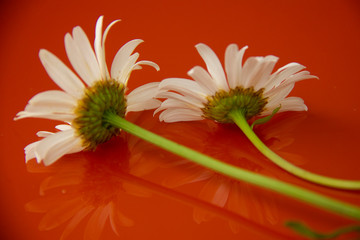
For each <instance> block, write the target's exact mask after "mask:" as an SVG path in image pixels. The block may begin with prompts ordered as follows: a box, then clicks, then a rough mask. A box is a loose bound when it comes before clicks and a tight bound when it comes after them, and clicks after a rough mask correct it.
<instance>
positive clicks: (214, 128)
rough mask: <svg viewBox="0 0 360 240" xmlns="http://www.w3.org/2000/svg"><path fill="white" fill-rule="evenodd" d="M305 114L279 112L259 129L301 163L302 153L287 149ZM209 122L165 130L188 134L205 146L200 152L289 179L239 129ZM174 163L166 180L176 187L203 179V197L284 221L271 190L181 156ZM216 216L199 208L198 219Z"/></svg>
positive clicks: (186, 138)
mask: <svg viewBox="0 0 360 240" xmlns="http://www.w3.org/2000/svg"><path fill="white" fill-rule="evenodd" d="M285 115H286V116H285ZM305 117H306V115H304V114H303V113H283V114H279V115H278V116H275V118H276V119H274V120H273V121H272V122H270V123H268V124H266V125H262V126H258V127H257V128H256V130H255V131H256V132H257V134H258V135H259V136H260V138H262V139H263V141H264V142H265V144H266V145H267V146H270V147H271V148H272V149H273V150H276V151H277V152H278V153H279V154H280V155H286V156H287V158H289V159H290V160H291V161H292V162H293V163H294V164H301V162H302V159H301V157H300V156H296V155H293V154H290V153H286V152H284V151H282V149H284V148H285V147H286V146H288V145H290V144H291V143H292V142H293V139H292V138H291V137H290V136H289V134H288V133H289V131H290V130H291V129H292V128H294V127H295V126H296V125H297V124H298V123H299V122H300V121H302V120H303V119H304V118H305ZM289 118H291V119H289ZM205 123H206V124H204V123H199V124H196V123H195V124H192V125H189V124H187V126H186V127H182V126H181V125H182V123H177V125H176V126H173V125H171V126H170V127H167V128H166V129H164V132H165V131H166V132H167V136H166V137H168V138H171V136H173V137H174V136H179V135H180V136H182V137H181V140H180V141H182V142H184V143H187V144H188V145H192V146H191V147H193V148H198V149H199V148H200V149H199V150H200V151H202V152H204V153H206V154H208V155H210V156H214V157H215V158H218V159H222V160H223V161H226V162H227V163H230V164H233V165H236V166H238V167H241V168H244V169H248V170H250V171H252V172H257V173H260V174H263V175H266V176H270V177H272V178H277V177H281V178H284V177H285V176H286V175H288V173H286V172H284V171H279V168H278V167H277V166H274V165H273V164H271V162H269V161H268V160H267V159H266V158H265V157H263V156H262V155H261V154H260V153H258V152H257V151H255V150H254V148H253V147H252V145H251V143H250V142H249V141H248V140H247V139H246V137H245V136H244V135H243V134H239V130H238V129H237V128H236V127H234V126H230V125H225V126H224V125H220V124H217V123H214V122H212V121H205ZM274 125H278V126H274ZM201 128H202V129H201ZM179 129H180V130H179ZM184 129H186V132H184ZM180 131H181V133H180ZM168 167H169V168H170V169H172V170H171V171H172V172H171V173H170V174H168V175H167V178H166V179H165V180H164V185H165V186H168V187H172V188H175V187H180V186H183V185H187V184H189V183H197V182H202V183H204V185H203V186H202V189H201V190H200V191H199V193H198V198H199V199H201V200H203V201H207V202H210V203H212V204H213V205H216V206H218V207H221V208H224V209H227V210H229V211H231V212H234V213H236V214H238V215H240V216H243V217H244V218H246V219H251V220H253V221H256V222H258V223H261V224H270V225H275V224H277V223H278V221H279V216H278V215H279V210H278V205H277V204H276V201H275V200H274V196H273V194H272V193H270V192H266V191H262V190H260V189H259V188H256V187H254V186H251V185H250V184H248V183H244V182H239V181H236V180H233V179H230V178H228V177H225V176H223V175H221V174H218V173H216V172H213V171H210V170H206V169H204V168H202V167H200V166H197V165H195V164H193V163H191V162H189V161H186V160H181V159H179V160H177V161H174V162H172V163H169V165H168ZM212 217H213V214H212V213H211V212H208V211H204V210H202V209H198V208H195V209H194V220H195V221H196V222H197V223H201V222H205V221H209V220H210V219H212ZM229 225H230V227H231V229H232V231H233V232H238V231H239V224H238V223H237V222H234V221H229Z"/></svg>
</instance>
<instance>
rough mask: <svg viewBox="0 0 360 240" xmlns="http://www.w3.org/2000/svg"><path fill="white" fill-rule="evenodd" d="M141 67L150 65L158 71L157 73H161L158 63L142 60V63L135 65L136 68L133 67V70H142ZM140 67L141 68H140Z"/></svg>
mask: <svg viewBox="0 0 360 240" xmlns="http://www.w3.org/2000/svg"><path fill="white" fill-rule="evenodd" d="M140 65H148V66H150V67H153V68H155V69H156V71H160V67H159V65H157V64H156V63H154V62H152V61H147V60H142V61H139V62H137V63H136V64H135V66H134V67H133V70H136V69H141V66H140ZM138 67H140V68H138Z"/></svg>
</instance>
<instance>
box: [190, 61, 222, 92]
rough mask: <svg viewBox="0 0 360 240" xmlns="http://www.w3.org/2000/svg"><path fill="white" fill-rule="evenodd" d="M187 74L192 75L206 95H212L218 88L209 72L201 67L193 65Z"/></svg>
mask: <svg viewBox="0 0 360 240" xmlns="http://www.w3.org/2000/svg"><path fill="white" fill-rule="evenodd" d="M188 75H189V76H190V77H192V78H193V79H194V80H195V81H196V82H197V83H198V84H199V85H200V86H201V87H202V89H203V90H204V92H205V93H206V94H207V95H210V96H212V95H214V94H215V93H216V91H217V90H218V88H217V86H216V83H215V82H214V80H213V79H212V78H211V76H210V75H209V73H208V72H207V71H206V70H205V69H203V68H202V67H199V66H195V67H193V68H192V69H191V70H190V71H189V72H188Z"/></svg>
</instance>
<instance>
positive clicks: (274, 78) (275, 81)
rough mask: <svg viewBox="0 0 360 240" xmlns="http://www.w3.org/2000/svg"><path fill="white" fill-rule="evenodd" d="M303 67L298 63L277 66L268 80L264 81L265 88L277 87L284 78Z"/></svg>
mask: <svg viewBox="0 0 360 240" xmlns="http://www.w3.org/2000/svg"><path fill="white" fill-rule="evenodd" d="M304 68H305V67H304V66H303V65H301V64H298V63H289V64H287V65H285V66H283V67H281V68H279V69H278V70H277V71H276V72H275V73H273V74H272V75H271V77H270V78H269V80H268V82H266V83H265V89H272V88H273V87H277V86H279V85H280V83H281V82H283V81H284V80H285V79H286V78H288V77H290V76H291V75H293V74H295V73H297V72H299V71H301V70H302V69H304Z"/></svg>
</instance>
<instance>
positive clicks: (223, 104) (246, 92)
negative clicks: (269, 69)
mask: <svg viewBox="0 0 360 240" xmlns="http://www.w3.org/2000/svg"><path fill="white" fill-rule="evenodd" d="M263 92H264V89H260V90H258V91H255V90H254V88H253V87H251V88H243V87H236V88H234V89H230V91H228V92H227V91H224V90H220V91H218V92H216V93H215V95H214V96H211V97H208V101H207V103H206V104H204V105H205V106H204V108H202V109H201V110H202V112H203V117H205V118H208V119H212V120H215V121H217V122H221V123H231V122H233V120H232V119H231V118H230V116H228V115H229V113H230V112H231V111H235V110H240V111H242V112H243V114H244V116H245V117H246V119H250V118H252V117H254V116H256V115H259V114H260V113H261V112H262V111H263V110H264V107H265V105H266V104H267V98H264V97H263Z"/></svg>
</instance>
